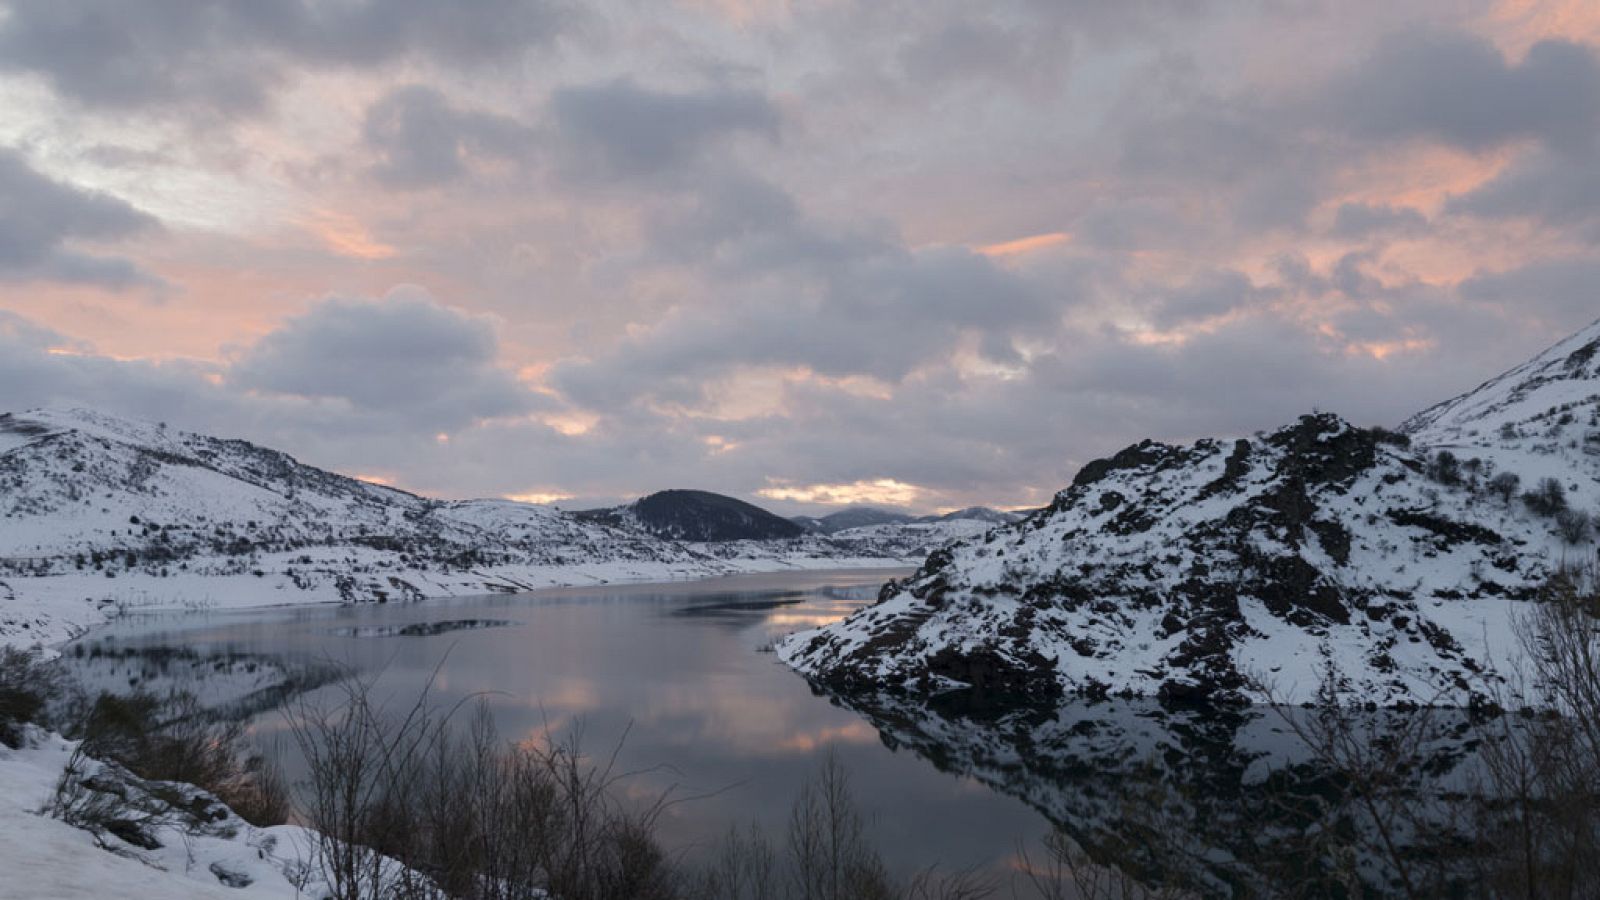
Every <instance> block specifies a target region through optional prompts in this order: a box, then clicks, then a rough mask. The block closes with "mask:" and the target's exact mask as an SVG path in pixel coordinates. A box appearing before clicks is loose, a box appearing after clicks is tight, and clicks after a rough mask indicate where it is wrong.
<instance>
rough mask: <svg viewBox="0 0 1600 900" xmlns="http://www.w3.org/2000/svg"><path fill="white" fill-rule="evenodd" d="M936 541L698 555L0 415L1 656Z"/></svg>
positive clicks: (886, 561) (853, 562) (188, 446)
mask: <svg viewBox="0 0 1600 900" xmlns="http://www.w3.org/2000/svg"><path fill="white" fill-rule="evenodd" d="M774 518H775V517H774ZM776 521H779V522H782V521H783V520H776ZM784 524H785V525H786V526H787V525H788V523H786V522H785V523H784ZM790 527H792V526H790ZM938 536H939V535H938V534H933V535H930V534H927V533H923V532H908V533H904V534H890V533H886V534H870V535H859V536H856V537H854V538H849V537H845V538H840V537H820V536H805V537H799V538H794V539H789V540H769V541H756V540H743V541H727V542H720V543H688V542H684V541H679V540H671V539H666V538H662V537H659V536H657V535H655V534H652V533H650V532H649V531H648V530H645V529H643V528H641V527H633V526H632V525H631V524H630V522H628V521H622V520H619V521H615V522H604V521H594V520H591V519H586V518H583V517H580V516H576V515H573V514H570V513H567V512H563V511H561V510H557V509H553V508H551V507H548V506H540V505H536V504H530V503H519V502H514V501H510V500H464V501H440V500H432V499H428V498H424V497H419V496H417V495H415V494H411V493H407V492H405V491H401V490H396V489H394V488H389V487H384V486H381V485H376V484H371V483H368V482H364V481H360V480H357V479H354V478H348V477H346V476H343V475H337V474H335V473H332V472H327V471H324V470H322V469H318V468H315V467H313V466H308V465H305V464H302V463H300V462H298V461H296V460H295V459H293V458H292V457H290V456H288V455H287V454H284V453H281V452H279V451H276V450H272V449H268V448H265V447H260V446H257V445H255V444H251V443H248V442H246V441H240V440H224V439H220V438H215V437H210V436H206V435H200V434H193V433H189V432H184V431H179V430H177V429H169V428H166V427H165V426H163V425H159V424H155V423H146V422H137V421H131V420H125V419H119V418H116V417H112V416H107V415H104V414H101V413H97V412H94V411H91V410H38V411H33V412H29V413H23V414H5V415H0V641H3V642H18V643H35V642H44V643H53V642H57V641H62V640H65V639H67V638H69V637H72V636H73V635H74V634H76V633H78V632H80V631H81V630H83V629H84V628H85V627H87V626H89V625H92V624H94V623H95V622H98V621H101V620H103V619H104V618H105V617H106V616H107V615H112V614H115V613H117V612H119V611H123V610H127V609H131V608H141V607H169V608H170V607H180V608H197V609H204V608H213V607H226V606H249V605H261V604H283V603H299V602H319V601H329V602H360V601H379V602H382V601H386V600H409V599H420V598H423V597H431V596H461V595H471V594H483V593H491V592H513V591H524V590H530V589H534V588H540V587H549V586H554V585H572V584H592V583H600V582H607V581H619V580H632V581H640V580H651V581H653V580H682V579H686V578H704V577H710V576H715V575H723V574H731V573H735V572H751V571H774V570H778V569H787V568H813V569H820V568H838V567H844V566H897V565H905V564H907V563H915V562H920V561H921V559H922V557H923V556H924V555H925V554H926V550H927V547H928V544H929V540H930V539H932V538H937V537H938Z"/></svg>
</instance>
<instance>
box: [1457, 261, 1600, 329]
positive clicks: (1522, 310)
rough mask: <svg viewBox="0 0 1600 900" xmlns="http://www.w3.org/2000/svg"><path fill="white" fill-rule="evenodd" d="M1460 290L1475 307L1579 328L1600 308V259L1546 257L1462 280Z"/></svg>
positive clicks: (1590, 319)
mask: <svg viewBox="0 0 1600 900" xmlns="http://www.w3.org/2000/svg"><path fill="white" fill-rule="evenodd" d="M1460 290H1461V296H1463V297H1465V298H1467V299H1468V300H1471V301H1473V302H1475V303H1480V304H1484V305H1486V306H1491V307H1493V308H1497V309H1503V310H1506V311H1507V312H1510V313H1512V314H1516V315H1524V316H1529V317H1532V318H1537V319H1540V320H1544V321H1548V322H1551V323H1552V324H1553V325H1555V326H1556V327H1557V328H1563V329H1567V330H1572V329H1577V328H1579V327H1581V326H1582V325H1583V324H1585V323H1586V322H1588V321H1592V320H1593V319H1594V317H1595V310H1596V309H1600V258H1595V257H1561V258H1555V259H1541V260H1537V261H1535V262H1530V263H1527V264H1526V265H1522V266H1518V267H1516V268H1514V269H1510V270H1507V271H1504V272H1493V273H1485V274H1481V275H1476V276H1474V277H1472V278H1469V279H1467V280H1466V281H1464V282H1462V284H1461V288H1460Z"/></svg>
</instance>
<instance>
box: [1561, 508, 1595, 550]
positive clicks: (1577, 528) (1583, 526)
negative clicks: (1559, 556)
mask: <svg viewBox="0 0 1600 900" xmlns="http://www.w3.org/2000/svg"><path fill="white" fill-rule="evenodd" d="M1556 531H1557V532H1558V533H1560V535H1561V539H1562V540H1563V541H1566V542H1567V544H1568V545H1572V546H1576V545H1578V544H1582V543H1584V542H1585V541H1587V540H1589V538H1590V537H1592V536H1593V535H1594V520H1593V519H1591V518H1590V516H1589V514H1588V513H1586V512H1584V511H1583V510H1580V509H1564V510H1562V511H1560V512H1558V513H1556Z"/></svg>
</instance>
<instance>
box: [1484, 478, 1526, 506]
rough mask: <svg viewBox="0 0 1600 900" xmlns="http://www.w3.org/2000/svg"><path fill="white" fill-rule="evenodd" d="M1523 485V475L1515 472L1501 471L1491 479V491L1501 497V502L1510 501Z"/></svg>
mask: <svg viewBox="0 0 1600 900" xmlns="http://www.w3.org/2000/svg"><path fill="white" fill-rule="evenodd" d="M1521 487H1522V476H1520V475H1518V474H1517V473H1515V472H1500V473H1498V474H1496V475H1495V476H1494V477H1493V478H1491V479H1489V493H1491V494H1494V495H1495V496H1496V497H1499V498H1500V502H1501V503H1510V502H1511V500H1512V498H1513V497H1515V496H1517V490H1518V489H1519V488H1521Z"/></svg>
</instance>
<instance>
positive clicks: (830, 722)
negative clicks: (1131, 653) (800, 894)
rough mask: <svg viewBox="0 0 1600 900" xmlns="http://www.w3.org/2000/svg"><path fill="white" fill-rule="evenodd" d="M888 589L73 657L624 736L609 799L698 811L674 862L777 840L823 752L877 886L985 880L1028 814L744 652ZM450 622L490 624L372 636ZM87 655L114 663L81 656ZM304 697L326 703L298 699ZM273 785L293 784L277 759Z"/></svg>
mask: <svg viewBox="0 0 1600 900" xmlns="http://www.w3.org/2000/svg"><path fill="white" fill-rule="evenodd" d="M897 574H903V573H901V572H896V571H851V572H824V573H784V574H776V575H760V576H741V577H735V578H727V579H719V580H714V581H702V582H690V583H682V584H671V585H621V586H603V587H590V588H573V589H563V590H553V591H544V592H539V593H536V594H525V595H513V596H494V597H480V598H470V599H459V600H443V601H434V602H428V603H423V604H414V605H386V606H360V607H326V606H319V607H294V608H278V609H267V610H252V611H242V612H226V613H224V612H215V613H186V614H182V615H177V614H174V615H165V616H161V615H157V616H147V617H138V618H129V619H126V620H122V621H119V622H116V623H113V624H112V625H110V626H108V627H107V628H105V629H103V630H101V631H97V632H95V633H94V634H92V635H91V636H89V637H88V638H86V639H85V640H84V641H82V642H80V643H81V644H82V645H83V646H84V648H85V651H84V655H83V656H82V657H81V658H80V659H79V662H78V664H79V666H80V667H81V668H82V670H83V671H84V673H85V677H86V678H88V679H90V680H91V681H97V682H98V683H99V684H100V685H102V686H106V687H114V688H117V687H126V686H131V685H132V683H133V682H135V681H138V682H140V683H144V679H147V678H151V677H152V676H156V677H155V678H154V680H152V681H151V684H152V685H153V686H160V681H161V679H160V677H159V675H158V672H162V671H164V672H165V674H166V675H167V676H168V677H169V678H174V677H175V678H178V679H180V680H181V679H184V678H189V677H194V678H195V679H196V684H200V683H209V687H207V688H206V689H205V690H202V691H200V692H199V693H201V694H202V695H206V694H209V695H211V696H212V697H213V699H221V697H219V696H218V695H219V693H224V694H225V693H229V692H232V693H242V692H243V691H246V690H248V689H251V688H256V687H261V686H263V685H265V684H267V683H269V682H271V681H272V680H273V673H272V672H271V671H270V667H268V668H267V669H263V668H261V667H260V666H259V665H258V664H257V663H256V660H258V659H259V658H261V657H265V658H268V659H276V660H282V661H284V662H285V663H287V664H289V665H291V666H316V665H318V664H320V663H325V662H327V661H335V662H338V663H341V664H346V665H350V666H354V667H356V668H357V669H360V670H362V671H364V672H367V673H378V672H381V679H380V681H379V684H380V685H381V687H382V689H384V690H388V691H392V692H394V696H395V697H396V698H397V700H396V702H397V703H398V702H401V700H404V699H408V698H411V697H414V696H415V694H416V692H417V691H418V690H419V689H420V688H421V687H422V686H423V684H425V682H426V681H427V679H428V678H429V676H430V675H432V673H434V671H435V670H436V669H437V671H438V678H437V680H436V682H435V684H434V688H433V691H434V696H435V697H436V699H437V700H438V701H439V702H440V703H442V704H454V703H455V702H456V701H458V700H460V699H462V698H464V697H468V696H470V695H473V694H478V693H486V692H488V693H490V697H491V704H492V709H493V711H494V715H495V718H496V721H497V724H498V726H499V728H500V731H501V734H502V736H504V737H508V738H516V737H522V736H530V737H537V736H539V735H542V734H543V733H544V732H545V730H546V729H550V730H552V731H554V732H556V733H558V734H559V733H563V732H565V731H566V730H567V729H570V728H573V727H579V726H581V728H582V729H583V742H584V747H585V748H586V750H587V751H588V752H589V753H590V754H591V755H597V756H604V755H606V754H608V753H609V752H610V751H611V749H612V747H613V746H615V745H616V744H617V743H618V742H619V741H622V740H623V738H624V735H626V740H625V742H624V743H623V745H622V750H621V754H620V757H619V768H621V769H624V770H638V771H641V772H642V774H640V775H639V776H638V777H637V778H634V779H630V781H629V782H628V783H629V785H630V789H631V790H634V791H638V792H641V793H642V794H652V793H654V792H658V791H661V790H665V789H668V788H671V789H673V791H674V795H675V796H683V797H701V799H696V800H692V801H690V802H686V803H681V804H678V805H675V806H673V807H672V808H671V810H670V811H669V812H668V813H667V816H666V819H665V820H664V826H663V831H662V836H663V838H664V840H665V842H666V843H667V844H669V845H670V846H671V847H673V848H675V849H684V850H686V851H687V852H689V853H690V854H693V853H694V852H696V851H697V850H698V849H699V848H703V847H706V846H708V845H709V844H712V843H714V842H715V841H716V840H717V839H718V838H720V837H721V835H722V834H723V833H724V832H725V831H726V830H727V829H728V827H729V826H730V825H733V824H744V823H748V822H752V821H754V822H759V823H761V824H762V825H763V826H765V827H766V828H767V829H768V832H769V834H770V835H772V836H774V837H775V838H781V836H782V834H783V833H784V828H785V817H786V815H787V813H788V810H789V805H790V802H791V800H792V798H793V797H794V795H795V793H796V791H797V790H798V788H799V787H800V785H801V784H802V783H803V782H804V781H805V779H807V778H808V777H809V776H811V775H812V774H813V773H814V772H815V771H816V769H817V766H818V763H819V761H820V760H821V758H822V756H823V754H825V753H828V752H834V753H836V754H837V755H838V757H839V759H840V760H841V761H842V762H843V763H844V764H845V766H846V767H847V770H848V771H849V773H850V776H851V778H852V781H853V783H854V785H855V788H856V792H857V796H858V798H859V800H860V802H861V805H862V807H863V808H864V810H866V811H867V812H868V813H869V814H870V815H871V821H872V827H871V833H872V835H873V836H874V838H875V839H876V842H877V844H878V846H879V847H880V849H881V850H882V852H883V853H884V855H885V858H886V859H887V860H888V861H889V862H890V863H891V864H892V865H893V866H894V867H895V868H897V869H900V870H902V871H909V870H912V869H916V868H921V867H926V866H929V865H933V864H939V865H940V866H941V867H954V868H966V867H975V866H976V867H995V869H996V871H997V872H1004V871H1006V870H1007V869H1008V865H1009V863H1008V860H1009V859H1010V858H1011V857H1012V856H1013V855H1014V854H1015V852H1016V849H1017V847H1018V843H1019V841H1030V842H1034V841H1037V840H1038V839H1039V838H1040V837H1041V836H1042V835H1044V834H1045V833H1046V832H1047V831H1048V830H1049V824H1048V823H1047V821H1046V820H1045V819H1044V817H1043V816H1042V815H1041V814H1040V813H1039V812H1036V811H1035V810H1033V809H1030V808H1029V807H1028V806H1027V805H1025V804H1024V803H1023V802H1022V801H1021V800H1019V799H1015V798H1014V797H1012V796H1008V795H1006V794H1003V793H1000V792H997V791H996V790H994V789H993V788H991V787H989V786H986V785H985V784H984V783H982V782H981V781H979V780H978V779H976V778H974V777H969V776H965V775H956V774H949V773H946V772H943V771H940V770H939V769H938V768H937V767H935V766H934V765H932V764H930V763H929V761H928V760H927V759H925V758H923V757H922V756H919V755H918V754H917V753H916V752H914V751H913V750H911V749H909V748H902V749H899V750H891V749H889V747H887V746H885V743H884V741H883V739H881V738H880V736H879V732H878V730H877V729H876V728H875V727H874V726H873V725H872V724H870V723H869V721H868V720H867V719H866V718H864V717H863V716H861V715H860V714H858V713H856V712H852V711H850V710H847V709H844V708H841V707H839V706H836V705H834V704H832V703H830V702H829V700H828V699H826V698H824V697H819V696H816V695H815V694H813V693H812V691H811V689H810V687H809V686H808V685H807V683H806V682H805V680H804V679H802V678H800V677H799V676H798V675H796V674H795V673H794V672H792V671H791V670H789V669H788V668H786V667H785V666H783V665H782V664H781V663H779V662H778V661H777V660H776V658H775V657H774V656H773V654H772V653H770V652H763V650H762V648H764V647H765V646H766V645H767V644H769V643H770V642H771V641H772V640H773V639H774V638H776V637H778V636H781V635H783V634H786V633H788V632H791V631H794V630H797V629H800V628H806V627H812V626H815V625H818V624H822V623H825V622H828V621H832V620H834V619H837V618H840V617H842V616H844V615H845V614H847V613H848V612H849V611H851V610H852V609H854V608H856V607H858V606H860V605H862V604H863V603H865V602H868V601H869V600H870V599H871V598H872V597H873V596H875V595H876V592H877V586H878V585H879V584H881V583H882V582H883V581H884V580H885V579H886V578H888V577H892V576H894V575H897ZM469 619H481V620H499V621H500V622H503V623H506V624H504V625H501V626H500V627H491V628H484V629H480V630H462V631H451V632H447V633H443V634H437V635H433V636H421V637H415V636H399V635H393V636H382V635H383V634H385V633H386V632H392V631H394V630H396V629H398V628H404V627H406V626H414V625H424V626H425V625H426V624H427V623H439V622H451V621H460V620H469ZM412 630H413V631H417V630H420V629H412ZM97 648H98V650H100V651H106V650H111V651H112V652H114V653H116V654H127V653H130V652H131V653H132V654H133V658H131V659H129V658H120V659H117V660H109V659H107V658H106V657H104V656H101V657H99V658H98V659H95V658H92V655H93V654H94V653H95V652H96V650H97ZM161 648H188V649H189V650H192V651H194V653H195V657H194V659H193V660H192V663H193V664H191V665H165V666H152V665H151V663H150V659H151V657H150V653H151V652H152V651H157V652H158V653H159V651H160V649H161ZM185 652H187V651H185ZM230 658H231V659H232V660H233V662H231V663H227V664H224V663H221V662H214V661H215V660H227V659H230ZM242 660H249V662H242ZM196 671H199V672H201V673H203V678H202V677H201V676H200V675H195V674H194V673H195V672H196ZM323 695H326V696H330V697H331V696H332V689H331V688H323V689H321V690H320V691H317V692H314V693H313V694H312V697H313V698H315V697H317V696H323ZM256 724H257V730H258V733H260V734H261V735H262V736H263V738H265V739H270V738H271V736H272V735H273V733H274V731H275V730H278V729H281V723H280V722H278V721H277V719H276V717H275V715H274V714H270V713H269V714H267V715H265V716H263V717H261V718H259V719H258V720H257V723H256ZM285 743H289V742H287V741H285ZM289 768H290V770H291V774H292V772H293V768H294V766H293V762H292V760H291V762H290V766H289Z"/></svg>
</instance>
